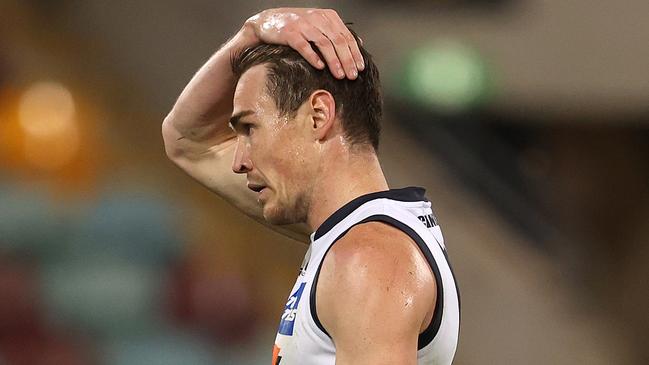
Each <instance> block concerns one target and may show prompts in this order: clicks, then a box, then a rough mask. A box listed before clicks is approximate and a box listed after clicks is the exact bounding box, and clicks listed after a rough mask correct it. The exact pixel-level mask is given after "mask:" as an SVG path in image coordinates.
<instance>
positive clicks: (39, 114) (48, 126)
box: [18, 82, 76, 138]
mask: <svg viewBox="0 0 649 365" xmlns="http://www.w3.org/2000/svg"><path fill="white" fill-rule="evenodd" d="M18 116H19V120H20V126H21V127H22V129H23V130H24V131H25V132H26V134H28V135H32V136H34V137H43V138H58V137H59V136H62V135H65V134H67V133H68V130H70V129H74V128H75V126H76V123H75V105H74V99H73V98H72V94H71V93H70V91H69V90H68V89H67V88H66V87H65V86H63V85H61V84H60V83H56V82H39V83H36V84H34V85H32V86H31V87H29V89H27V91H25V93H24V94H23V95H22V96H21V98H20V104H19V107H18Z"/></svg>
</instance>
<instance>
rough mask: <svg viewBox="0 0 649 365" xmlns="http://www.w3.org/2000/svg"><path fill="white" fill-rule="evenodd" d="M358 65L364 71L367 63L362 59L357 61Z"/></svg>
mask: <svg viewBox="0 0 649 365" xmlns="http://www.w3.org/2000/svg"><path fill="white" fill-rule="evenodd" d="M356 66H357V67H358V69H359V70H360V71H363V70H364V69H365V63H363V62H362V61H360V62H358V63H356Z"/></svg>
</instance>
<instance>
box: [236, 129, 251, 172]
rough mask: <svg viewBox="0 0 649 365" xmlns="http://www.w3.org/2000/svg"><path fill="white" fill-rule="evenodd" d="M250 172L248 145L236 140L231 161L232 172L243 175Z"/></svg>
mask: <svg viewBox="0 0 649 365" xmlns="http://www.w3.org/2000/svg"><path fill="white" fill-rule="evenodd" d="M250 170H252V161H251V160H250V153H249V152H248V145H247V143H246V142H245V141H242V139H241V138H237V144H236V148H235V150H234V158H233V160H232V171H233V172H234V173H236V174H245V173H247V172H248V171H250Z"/></svg>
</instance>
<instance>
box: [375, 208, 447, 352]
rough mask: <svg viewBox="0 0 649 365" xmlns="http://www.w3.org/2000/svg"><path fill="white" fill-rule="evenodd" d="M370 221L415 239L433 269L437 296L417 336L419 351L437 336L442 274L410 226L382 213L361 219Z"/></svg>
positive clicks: (440, 307)
mask: <svg viewBox="0 0 649 365" xmlns="http://www.w3.org/2000/svg"><path fill="white" fill-rule="evenodd" d="M370 221H371V222H383V223H386V224H389V225H391V226H393V227H395V228H397V229H399V230H401V231H402V232H403V233H405V234H407V235H408V236H409V237H410V238H411V239H412V240H413V241H415V243H416V244H417V246H418V247H419V249H420V250H421V252H422V253H423V254H424V257H425V258H426V261H427V262H428V265H430V268H431V269H432V270H433V276H434V277H435V284H436V285H435V286H436V287H437V298H436V299H435V309H434V311H433V318H432V319H431V321H430V324H429V325H428V327H427V328H426V329H425V330H424V331H423V332H422V333H420V334H419V337H418V338H417V351H419V350H421V349H423V348H424V347H426V345H428V344H429V343H430V342H431V341H432V340H433V338H435V336H437V332H439V327H440V325H441V324H442V315H443V314H444V305H443V304H444V286H443V283H442V275H441V274H440V272H439V267H438V266H437V261H435V257H434V256H433V253H432V252H430V249H429V248H428V245H426V242H424V239H423V238H421V236H419V235H418V234H417V232H415V230H414V229H412V228H410V226H408V225H406V224H405V223H403V222H401V221H398V220H396V219H394V218H392V217H390V216H387V215H383V214H377V215H373V216H370V217H367V218H365V219H364V220H363V222H370Z"/></svg>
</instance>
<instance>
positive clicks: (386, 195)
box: [272, 187, 460, 365]
mask: <svg viewBox="0 0 649 365" xmlns="http://www.w3.org/2000/svg"><path fill="white" fill-rule="evenodd" d="M424 193H425V190H424V189H423V188H416V187H409V188H404V189H393V190H388V191H383V192H378V193H371V194H367V195H363V196H360V197H358V198H356V199H354V200H352V201H351V202H349V203H347V204H346V205H344V206H343V207H342V208H340V209H338V210H337V211H336V212H335V213H334V214H333V215H331V216H330V217H329V218H327V220H325V222H324V223H323V224H322V225H321V226H320V227H319V228H318V230H317V231H316V232H314V233H313V234H312V235H311V245H310V247H309V250H308V252H307V254H306V257H305V259H304V262H303V264H302V268H301V269H300V274H299V276H298V278H297V281H296V282H295V286H294V287H293V290H291V295H290V296H289V298H288V301H287V303H286V308H285V310H284V313H283V314H282V317H281V321H280V325H279V329H278V333H277V338H276V340H275V346H274V348H273V362H272V365H335V362H336V347H335V346H334V344H333V342H332V340H331V337H330V336H329V334H328V333H327V331H326V329H325V328H324V327H323V326H322V324H321V323H320V321H319V319H318V314H317V312H316V303H315V293H316V287H317V283H318V276H319V274H320V268H321V266H322V262H323V260H324V258H325V255H326V254H327V252H328V251H329V249H330V248H331V247H332V246H333V245H334V243H335V242H336V241H337V240H338V239H339V238H340V237H342V236H343V235H344V234H345V233H347V231H349V229H350V228H352V227H353V226H355V225H357V224H362V223H366V222H384V223H387V224H390V225H392V226H394V227H396V228H398V229H400V230H401V231H403V232H404V233H406V234H407V235H408V236H410V238H412V240H413V241H414V242H416V243H417V245H418V246H419V248H420V250H421V252H422V253H423V254H424V256H425V258H426V261H427V262H428V264H429V265H430V267H431V269H432V272H433V274H434V276H435V282H436V284H437V302H436V305H435V311H434V314H433V319H432V320H431V323H430V326H429V327H428V328H427V329H426V330H424V332H422V333H421V334H420V335H419V341H418V347H417V348H418V350H417V364H420V365H421V364H426V365H428V364H443V365H446V364H451V362H452V361H453V356H454V355H455V349H456V347H457V341H458V334H459V325H460V299H459V292H458V290H457V285H456V282H455V278H454V275H453V272H452V269H451V267H450V265H449V262H448V259H447V256H446V249H445V247H444V239H443V238H442V231H441V230H440V228H439V226H438V225H437V219H436V218H435V216H434V214H433V211H432V209H431V203H430V202H429V201H428V200H426V198H425V197H424Z"/></svg>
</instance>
